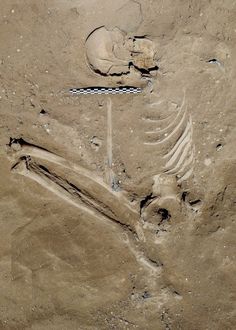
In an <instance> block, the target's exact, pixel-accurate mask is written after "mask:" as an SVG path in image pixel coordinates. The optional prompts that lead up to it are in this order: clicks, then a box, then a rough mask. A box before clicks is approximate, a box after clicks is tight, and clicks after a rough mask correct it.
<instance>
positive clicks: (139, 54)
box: [85, 27, 156, 76]
mask: <svg viewBox="0 0 236 330" xmlns="http://www.w3.org/2000/svg"><path fill="white" fill-rule="evenodd" d="M85 46H86V56H87V61H88V64H89V66H90V68H91V69H92V70H93V71H95V72H96V73H100V74H102V75H105V76H107V75H122V74H127V73H129V72H130V67H131V66H133V67H134V68H136V69H137V70H145V71H147V72H148V70H149V69H151V68H156V64H155V62H154V55H155V52H154V45H153V42H152V41H151V40H148V39H146V38H145V37H128V36H127V35H126V34H125V33H124V32H122V31H121V30H119V29H118V28H114V29H113V30H111V31H109V30H107V29H106V28H105V27H100V28H98V29H96V30H94V31H93V32H92V33H90V35H89V36H88V38H87V40H86V45H85Z"/></svg>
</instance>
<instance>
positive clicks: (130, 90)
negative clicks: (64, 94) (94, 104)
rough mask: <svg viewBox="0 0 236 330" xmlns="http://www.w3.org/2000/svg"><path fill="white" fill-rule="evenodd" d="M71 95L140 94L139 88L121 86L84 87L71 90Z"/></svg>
mask: <svg viewBox="0 0 236 330" xmlns="http://www.w3.org/2000/svg"><path fill="white" fill-rule="evenodd" d="M69 92H70V93H71V94H84V95H86V94H139V93H141V92H142V88H140V87H131V86H122V87H86V88H71V89H70V90H69Z"/></svg>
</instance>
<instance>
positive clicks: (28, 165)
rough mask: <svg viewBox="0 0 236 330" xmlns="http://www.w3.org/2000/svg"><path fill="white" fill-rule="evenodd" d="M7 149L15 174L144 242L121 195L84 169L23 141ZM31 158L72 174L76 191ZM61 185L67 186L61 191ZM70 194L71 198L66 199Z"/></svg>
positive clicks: (135, 213)
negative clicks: (125, 229)
mask: <svg viewBox="0 0 236 330" xmlns="http://www.w3.org/2000/svg"><path fill="white" fill-rule="evenodd" d="M9 147H10V149H11V154H12V156H13V159H14V160H15V164H14V165H13V167H12V169H15V170H16V171H17V172H18V173H19V174H21V175H23V176H26V177H29V178H30V179H32V180H34V181H36V182H38V183H39V184H41V185H43V186H44V187H45V188H47V189H49V190H50V191H53V192H54V193H56V194H57V195H58V196H60V197H61V198H63V199H64V200H66V201H67V202H70V203H71V204H73V205H75V204H76V205H77V206H78V207H80V208H86V209H87V210H88V209H89V210H90V211H89V212H90V213H91V212H92V213H93V214H94V212H98V213H99V214H100V215H103V217H105V218H107V219H109V220H112V221H114V222H117V223H119V224H120V225H124V226H127V227H128V228H129V229H130V230H131V231H132V232H133V234H135V235H136V236H137V238H138V239H139V240H141V241H143V240H144V234H143V231H142V228H141V224H140V217H139V213H138V211H137V210H135V209H134V208H133V207H132V205H131V204H130V203H129V201H128V200H127V199H126V198H125V197H124V195H123V194H122V192H114V191H112V190H111V189H110V187H109V186H108V185H106V184H105V183H104V181H103V180H102V179H101V178H99V177H97V176H95V175H94V174H93V173H92V172H91V171H89V170H87V169H85V168H84V167H82V166H79V165H76V164H74V163H72V162H70V161H68V160H66V159H64V158H62V157H60V156H58V155H56V154H53V153H51V152H49V151H47V150H45V149H42V148H40V147H37V146H34V145H31V144H28V143H26V142H25V141H23V140H13V142H11V143H10V145H9ZM14 149H15V150H14ZM17 149H18V150H17ZM34 158H36V159H41V160H43V161H46V162H49V163H53V164H55V165H58V166H59V167H62V168H65V169H67V170H69V171H70V172H71V171H72V172H74V174H76V180H77V181H78V182H79V186H78V188H77V187H75V185H73V184H70V183H68V181H67V180H63V179H62V178H60V177H58V176H57V175H55V174H53V173H51V172H49V171H48V170H47V168H45V167H44V166H40V164H39V163H38V162H34V161H33V159H34ZM65 183H67V184H68V185H69V186H67V187H65ZM55 187H56V189H55ZM73 189H74V191H73ZM70 192H72V194H70V195H68V193H70ZM76 194H77V195H78V196H77V197H79V199H80V202H79V203H78V198H76V199H75V198H74V199H73V198H71V196H73V195H76Z"/></svg>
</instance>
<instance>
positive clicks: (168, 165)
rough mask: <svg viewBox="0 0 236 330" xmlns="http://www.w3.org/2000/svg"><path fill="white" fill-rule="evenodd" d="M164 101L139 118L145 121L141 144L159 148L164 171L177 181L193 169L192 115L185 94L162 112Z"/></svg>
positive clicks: (150, 148)
mask: <svg viewBox="0 0 236 330" xmlns="http://www.w3.org/2000/svg"><path fill="white" fill-rule="evenodd" d="M162 103H163V101H159V102H155V103H152V104H151V105H150V108H149V110H148V111H147V113H146V114H145V116H143V117H142V120H143V121H144V123H145V124H146V129H145V140H144V146H145V147H148V148H149V150H150V151H151V150H152V149H153V151H154V150H156V149H157V148H159V149H160V150H161V151H160V153H161V155H162V158H163V161H164V166H163V172H164V173H166V174H169V175H175V176H176V177H177V181H178V183H181V182H183V181H185V180H187V179H188V178H189V177H190V176H191V174H192V172H193V162H194V146H193V139H192V135H193V125H192V119H191V115H189V114H188V112H187V106H186V100H185V93H184V96H183V101H182V104H181V105H180V106H177V105H176V106H175V109H174V110H173V109H172V110H171V109H170V107H168V109H167V111H165V112H167V114H166V113H165V114H164V113H163V109H162Z"/></svg>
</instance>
